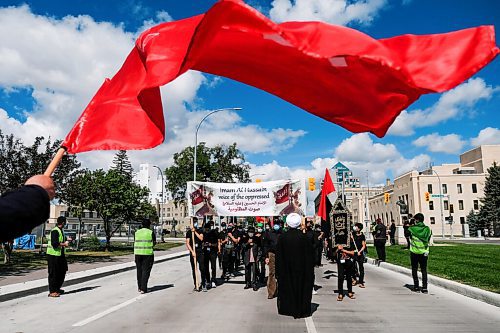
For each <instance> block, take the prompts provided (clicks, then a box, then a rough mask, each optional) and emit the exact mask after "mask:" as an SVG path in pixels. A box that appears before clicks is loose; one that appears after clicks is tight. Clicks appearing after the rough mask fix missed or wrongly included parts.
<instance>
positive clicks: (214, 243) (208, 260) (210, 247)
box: [202, 222, 219, 289]
mask: <svg viewBox="0 0 500 333" xmlns="http://www.w3.org/2000/svg"><path fill="white" fill-rule="evenodd" d="M218 253H219V235H218V234H217V231H216V230H214V229H212V222H206V223H205V228H204V230H203V255H204V258H205V261H204V264H205V276H206V279H207V280H206V284H205V285H204V286H202V288H207V289H209V288H215V287H217V284H216V280H215V279H216V274H217V254H218ZM209 268H210V270H209ZM210 271H211V272H210ZM210 273H212V274H210ZM210 277H211V278H210Z"/></svg>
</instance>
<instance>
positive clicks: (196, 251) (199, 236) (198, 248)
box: [186, 221, 205, 291]
mask: <svg viewBox="0 0 500 333" xmlns="http://www.w3.org/2000/svg"><path fill="white" fill-rule="evenodd" d="M193 233H194V243H195V244H194V246H193ZM202 245H203V233H202V232H201V231H200V230H198V222H197V221H195V222H194V223H193V228H192V229H191V228H189V229H188V230H187V231H186V247H187V249H188V251H189V261H190V263H191V273H192V274H193V283H194V289H193V290H194V291H200V290H199V286H197V285H196V271H195V268H194V258H195V257H196V261H197V262H198V269H199V270H200V273H201V278H202V279H201V280H202V285H205V271H204V264H203V251H202Z"/></svg>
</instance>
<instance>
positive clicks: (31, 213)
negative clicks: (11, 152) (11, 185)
mask: <svg viewBox="0 0 500 333" xmlns="http://www.w3.org/2000/svg"><path fill="white" fill-rule="evenodd" d="M49 210H50V200H49V195H48V194H47V191H45V189H43V188H42V187H40V186H37V185H27V186H23V187H21V188H20V189H18V190H13V191H9V192H7V193H4V194H3V195H2V196H1V197H0V241H8V240H12V239H14V238H16V237H19V236H22V235H25V234H27V233H28V232H30V231H31V230H32V229H33V228H34V227H36V226H37V225H40V224H42V223H45V221H47V219H48V218H49Z"/></svg>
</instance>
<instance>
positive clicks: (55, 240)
mask: <svg viewBox="0 0 500 333" xmlns="http://www.w3.org/2000/svg"><path fill="white" fill-rule="evenodd" d="M50 243H51V244H52V247H53V248H54V249H57V248H58V247H59V246H61V243H59V233H58V232H57V231H56V230H52V231H51V232H50Z"/></svg>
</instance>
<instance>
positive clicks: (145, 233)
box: [134, 228, 153, 256]
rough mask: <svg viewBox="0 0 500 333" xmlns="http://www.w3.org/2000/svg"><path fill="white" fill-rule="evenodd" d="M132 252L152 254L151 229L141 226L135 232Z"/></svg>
mask: <svg viewBox="0 0 500 333" xmlns="http://www.w3.org/2000/svg"><path fill="white" fill-rule="evenodd" d="M134 254H137V255H142V256H150V255H153V231H152V230H151V229H148V228H141V229H139V230H137V231H136V232H135V241H134Z"/></svg>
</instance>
